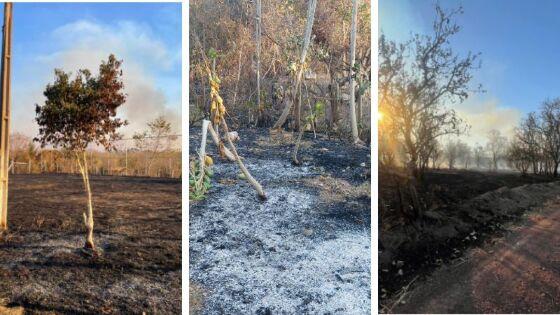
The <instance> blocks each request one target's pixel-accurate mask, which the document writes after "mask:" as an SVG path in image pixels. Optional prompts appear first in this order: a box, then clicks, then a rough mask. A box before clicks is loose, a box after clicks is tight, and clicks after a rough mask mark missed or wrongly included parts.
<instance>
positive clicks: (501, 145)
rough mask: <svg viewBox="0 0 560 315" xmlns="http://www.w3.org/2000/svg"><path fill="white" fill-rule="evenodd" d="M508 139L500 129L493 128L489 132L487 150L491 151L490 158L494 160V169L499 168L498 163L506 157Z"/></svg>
mask: <svg viewBox="0 0 560 315" xmlns="http://www.w3.org/2000/svg"><path fill="white" fill-rule="evenodd" d="M506 144H507V139H506V137H504V136H502V134H501V133H500V131H499V130H496V129H492V130H490V132H489V133H488V142H487V143H486V150H487V151H488V153H490V160H491V162H492V164H491V166H492V170H493V171H497V170H498V163H499V161H500V160H501V159H502V158H503V157H504V154H505V149H506Z"/></svg>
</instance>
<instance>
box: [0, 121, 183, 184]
mask: <svg viewBox="0 0 560 315" xmlns="http://www.w3.org/2000/svg"><path fill="white" fill-rule="evenodd" d="M115 146H116V150H114V151H111V152H108V151H105V150H98V149H95V148H90V149H88V150H87V158H88V168H89V172H90V173H91V174H94V175H115V176H150V177H172V178H179V177H181V139H180V137H178V136H177V135H173V134H172V132H171V126H170V124H169V123H168V122H167V121H166V120H165V119H164V118H163V117H158V118H156V119H154V120H153V121H151V122H149V123H148V128H147V130H145V131H142V132H137V133H135V134H134V136H133V138H132V139H124V140H117V141H115ZM9 164H10V172H11V173H13V174H40V173H71V174H78V173H79V166H78V164H77V162H76V161H75V159H74V157H73V156H71V155H70V154H69V152H67V151H65V150H63V149H52V148H43V149H41V148H40V147H39V146H38V145H37V144H36V143H35V142H34V141H33V139H32V138H31V137H28V136H25V135H23V134H21V133H14V134H12V135H11V136H10V163H9Z"/></svg>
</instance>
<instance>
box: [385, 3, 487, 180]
mask: <svg viewBox="0 0 560 315" xmlns="http://www.w3.org/2000/svg"><path fill="white" fill-rule="evenodd" d="M460 13H462V9H461V8H459V9H457V10H454V11H450V12H445V11H444V10H443V9H441V7H440V6H439V5H438V6H436V14H437V16H436V20H435V22H434V24H433V34H432V35H415V36H414V37H413V39H412V40H410V41H408V42H405V43H403V44H397V43H395V42H392V41H390V40H387V38H386V37H385V35H381V37H380V40H379V88H380V91H379V107H380V110H381V111H382V112H383V113H384V114H385V116H386V117H387V119H391V120H393V121H394V122H393V123H392V124H391V125H392V126H393V127H394V128H396V130H395V133H396V135H397V141H400V142H402V143H403V145H404V148H405V150H406V154H407V166H408V168H409V170H410V171H411V172H412V173H413V174H414V175H416V176H419V175H421V165H420V164H421V163H420V162H421V161H420V156H421V155H422V154H423V153H422V151H423V150H425V149H426V147H427V146H426V144H427V143H430V142H431V141H432V140H433V139H438V138H439V137H441V136H444V135H453V134H454V135H459V134H461V133H463V132H465V131H466V130H467V129H468V126H467V125H466V124H465V123H464V122H463V121H462V120H461V119H460V118H459V117H458V116H457V114H456V113H455V111H453V110H451V109H448V108H446V107H445V106H444V104H445V103H448V102H462V101H464V100H465V99H466V98H467V97H468V96H469V93H470V92H472V91H473V89H472V88H471V87H470V81H471V79H472V74H471V73H472V71H473V70H474V69H477V68H478V67H479V64H478V63H477V60H478V54H472V53H468V54H467V56H466V57H464V58H461V57H460V56H458V55H457V54H455V53H454V52H453V50H452V48H451V47H450V44H449V43H450V40H451V38H452V37H453V36H454V35H455V34H457V33H458V32H459V31H460V27H459V26H458V25H457V24H455V23H454V22H453V18H454V17H455V15H457V14H460ZM408 56H411V57H408ZM478 89H479V90H480V86H479V87H478ZM380 149H383V148H380Z"/></svg>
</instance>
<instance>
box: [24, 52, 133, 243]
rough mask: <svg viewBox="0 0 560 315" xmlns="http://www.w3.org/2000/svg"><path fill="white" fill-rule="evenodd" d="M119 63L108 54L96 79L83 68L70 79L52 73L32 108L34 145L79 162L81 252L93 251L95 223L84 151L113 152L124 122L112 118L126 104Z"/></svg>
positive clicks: (60, 73)
mask: <svg viewBox="0 0 560 315" xmlns="http://www.w3.org/2000/svg"><path fill="white" fill-rule="evenodd" d="M121 64H122V61H119V60H117V59H116V58H115V56H114V55H110V56H109V58H108V60H107V61H102V63H101V65H100V66H99V74H98V75H97V76H94V75H92V74H91V72H90V71H89V70H87V69H82V70H79V71H78V72H77V73H76V75H75V77H74V78H73V79H72V78H71V73H66V72H64V71H62V70H60V69H56V70H55V81H54V83H50V84H48V85H47V87H46V88H45V91H44V93H43V94H44V95H45V98H46V101H45V103H44V104H43V105H38V104H37V105H36V107H35V111H36V121H37V123H38V125H39V135H38V136H37V137H36V138H35V141H38V142H39V143H40V144H41V147H45V146H46V145H48V144H51V145H52V146H54V147H55V148H57V147H60V148H62V149H63V150H67V151H68V152H71V153H72V154H73V155H74V156H75V158H76V160H77V162H78V166H79V168H80V172H81V174H82V179H83V182H84V188H85V191H86V194H87V200H88V204H87V206H88V210H87V212H84V214H83V216H84V224H85V227H86V232H87V236H86V243H85V248H87V249H91V250H95V245H94V242H93V223H94V222H93V203H92V193H91V186H90V182H89V174H88V161H87V156H86V149H87V147H88V146H89V145H90V144H93V145H97V146H102V147H104V148H105V149H106V150H112V149H114V141H115V140H117V139H119V138H120V135H119V134H118V133H117V129H118V128H119V127H121V126H123V125H126V124H127V122H126V121H124V120H121V119H120V118H116V115H117V109H118V108H119V107H120V106H121V105H123V104H124V103H125V101H126V94H125V93H124V91H123V89H124V85H123V82H122V70H121Z"/></svg>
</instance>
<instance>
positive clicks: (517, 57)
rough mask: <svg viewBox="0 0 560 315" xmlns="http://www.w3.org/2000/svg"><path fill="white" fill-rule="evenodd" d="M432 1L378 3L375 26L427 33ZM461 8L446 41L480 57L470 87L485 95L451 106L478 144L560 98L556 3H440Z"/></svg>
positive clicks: (399, 33) (394, 32)
mask: <svg viewBox="0 0 560 315" xmlns="http://www.w3.org/2000/svg"><path fill="white" fill-rule="evenodd" d="M435 3H436V2H435V1H433V0H410V1H409V0H380V1H379V20H380V21H379V22H380V24H379V27H380V31H382V32H383V33H385V34H386V35H387V37H389V38H390V39H396V40H398V41H402V40H404V39H407V38H410V34H411V33H428V32H429V31H430V30H431V23H432V21H433V19H434V17H435V10H434V7H435ZM440 4H441V5H442V6H443V7H444V8H447V9H450V8H457V7H458V6H462V7H463V9H464V14H463V15H460V16H458V17H457V20H456V21H457V23H458V24H459V25H460V26H461V27H462V30H461V32H460V33H459V34H457V35H456V36H455V38H454V40H453V41H452V45H453V47H454V49H455V51H456V52H458V53H461V54H463V55H464V54H466V53H467V52H468V51H472V52H480V53H482V56H481V59H482V69H480V70H478V71H477V72H476V73H475V77H474V80H473V82H474V83H482V84H483V87H484V89H485V90H486V91H487V92H486V93H484V94H478V95H474V96H473V97H471V98H470V99H469V100H468V101H467V102H466V103H464V104H462V105H459V106H456V107H455V108H457V109H458V111H459V112H460V113H461V114H462V115H463V116H464V117H465V118H466V119H468V120H469V121H470V124H471V125H473V128H472V130H471V135H470V138H471V139H470V140H472V141H476V142H482V141H483V140H482V138H484V136H485V133H487V131H488V130H489V128H492V127H494V128H497V129H499V130H501V131H502V132H504V133H506V134H511V130H512V128H513V126H515V125H516V124H517V123H518V121H519V119H520V118H521V117H523V116H524V115H525V114H526V113H528V112H530V111H533V110H537V109H538V108H539V107H540V104H541V103H542V101H544V100H545V99H547V98H554V97H560V76H559V75H557V74H558V73H560V42H558V41H557V40H556V39H557V38H558V36H559V34H560V18H559V15H558V13H559V12H560V1H554V0H548V1H545V0H541V1H518V0H468V1H454V0H446V1H440Z"/></svg>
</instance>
